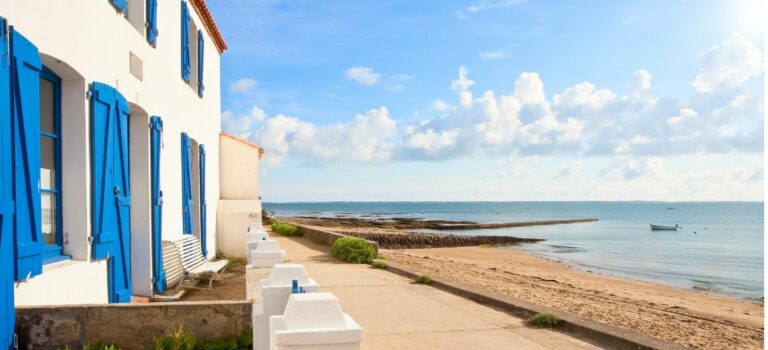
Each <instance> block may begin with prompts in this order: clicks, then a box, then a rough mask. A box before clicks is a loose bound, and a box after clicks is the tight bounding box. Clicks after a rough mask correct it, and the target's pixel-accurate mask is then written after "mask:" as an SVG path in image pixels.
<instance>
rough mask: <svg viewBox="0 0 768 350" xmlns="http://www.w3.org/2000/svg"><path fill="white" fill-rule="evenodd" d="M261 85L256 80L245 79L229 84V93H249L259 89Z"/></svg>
mask: <svg viewBox="0 0 768 350" xmlns="http://www.w3.org/2000/svg"><path fill="white" fill-rule="evenodd" d="M258 85H259V83H258V82H257V81H256V80H255V79H251V78H243V79H240V80H237V81H234V82H232V83H231V84H229V91H231V92H238V93H247V92H250V91H251V90H253V89H254V88H255V87H257V86H258Z"/></svg>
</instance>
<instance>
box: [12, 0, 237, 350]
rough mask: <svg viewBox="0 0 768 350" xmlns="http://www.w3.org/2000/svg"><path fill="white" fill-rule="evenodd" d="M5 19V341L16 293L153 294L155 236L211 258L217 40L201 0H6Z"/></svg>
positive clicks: (160, 282) (57, 298)
mask: <svg viewBox="0 0 768 350" xmlns="http://www.w3.org/2000/svg"><path fill="white" fill-rule="evenodd" d="M0 18H1V19H0V38H2V39H1V40H0V42H1V44H2V45H0V46H1V48H0V65H2V67H0V181H1V182H0V259H2V261H0V282H2V283H0V349H2V348H3V346H5V345H7V344H9V343H8V342H9V341H10V340H9V339H10V338H9V337H10V336H11V335H12V331H13V306H14V304H15V305H16V306H22V305H42V304H47V305H60V304H92V303H117V302H129V301H130V300H131V297H132V296H152V295H153V294H155V293H159V292H162V291H164V290H165V288H166V285H165V281H164V271H163V269H162V262H161V259H162V258H161V254H162V241H163V240H166V241H174V240H177V239H179V238H181V237H183V235H185V234H192V235H195V236H196V237H198V238H199V239H200V241H201V243H202V250H203V253H204V254H206V256H207V258H208V259H211V258H213V257H214V256H215V255H216V252H217V237H216V235H217V229H216V228H217V227H216V226H217V225H216V222H217V220H216V213H217V205H218V199H219V188H220V186H219V169H218V164H219V137H220V135H219V133H220V130H221V126H220V125H221V120H220V77H219V74H220V70H219V64H220V58H221V54H222V53H223V52H224V50H225V49H226V44H225V42H224V40H223V39H222V36H221V34H220V33H219V31H218V29H217V27H216V24H215V22H214V21H213V19H212V17H211V14H210V12H209V11H208V9H207V7H206V5H205V2H204V0H188V1H178V0H177V1H168V0H132V1H126V0H80V1H76V2H70V1H47V0H24V1H21V0H9V1H0ZM9 315H10V316H9ZM9 330H10V331H9Z"/></svg>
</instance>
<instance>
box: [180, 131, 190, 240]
mask: <svg viewBox="0 0 768 350" xmlns="http://www.w3.org/2000/svg"><path fill="white" fill-rule="evenodd" d="M192 204H193V203H192V143H191V142H190V140H189V136H187V133H185V132H183V133H181V213H182V219H183V226H184V227H183V229H184V234H192V230H193V227H192V225H193V224H192Z"/></svg>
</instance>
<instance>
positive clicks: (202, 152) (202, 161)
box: [199, 145, 208, 256]
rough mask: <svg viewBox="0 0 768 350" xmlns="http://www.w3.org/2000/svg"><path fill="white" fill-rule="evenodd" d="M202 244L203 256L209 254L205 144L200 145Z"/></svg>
mask: <svg viewBox="0 0 768 350" xmlns="http://www.w3.org/2000/svg"><path fill="white" fill-rule="evenodd" d="M199 163H200V246H202V248H203V256H208V247H207V245H206V242H207V240H206V238H207V237H206V233H205V231H206V230H205V227H206V226H207V225H206V222H207V220H206V215H205V214H206V213H207V212H208V203H207V201H206V200H205V146H204V145H200V162H199Z"/></svg>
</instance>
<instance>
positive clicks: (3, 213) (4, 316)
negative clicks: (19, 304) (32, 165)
mask: <svg viewBox="0 0 768 350" xmlns="http://www.w3.org/2000/svg"><path fill="white" fill-rule="evenodd" d="M8 40H9V38H8V27H7V22H6V20H5V18H3V17H0V349H13V347H12V345H13V334H14V328H15V325H14V324H15V321H16V317H15V309H14V297H13V291H14V286H13V281H14V280H15V278H14V276H13V275H14V267H13V266H14V263H13V261H14V256H13V251H14V249H13V240H14V239H13V212H14V207H13V194H12V191H13V184H12V183H13V169H12V164H13V163H12V162H11V145H12V143H11V116H10V113H8V112H9V111H10V110H11V67H10V64H9V63H10V62H9V60H8V57H9V54H10V52H8V48H9V46H8V43H9V42H8Z"/></svg>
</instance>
